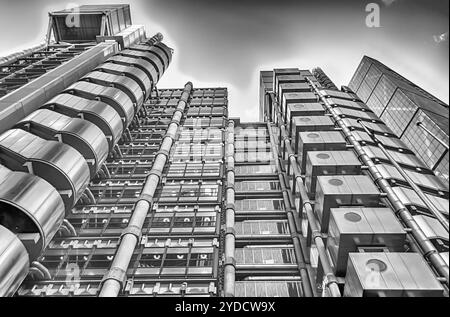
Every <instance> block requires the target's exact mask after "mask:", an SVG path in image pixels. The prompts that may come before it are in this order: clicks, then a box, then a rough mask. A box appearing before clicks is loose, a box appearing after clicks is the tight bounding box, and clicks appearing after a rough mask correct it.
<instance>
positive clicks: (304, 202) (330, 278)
mask: <svg viewBox="0 0 450 317" xmlns="http://www.w3.org/2000/svg"><path fill="white" fill-rule="evenodd" d="M268 94H269V95H270V96H271V102H272V104H273V108H274V111H275V112H276V116H277V121H278V127H279V128H280V136H281V139H282V143H284V145H285V148H286V151H287V153H288V157H289V165H290V167H291V168H292V171H293V173H294V178H295V181H294V185H295V186H296V187H297V188H298V191H299V193H300V201H301V206H302V207H301V208H302V209H303V211H304V212H305V214H306V216H307V219H308V223H309V227H310V229H311V232H312V239H313V241H314V243H315V244H316V247H317V251H318V253H319V260H320V263H321V264H322V268H323V272H324V276H325V277H324V286H325V288H326V289H328V291H329V293H330V295H331V296H332V297H341V291H340V290H339V286H338V283H337V279H336V276H335V275H334V273H333V269H332V266H331V263H330V260H329V257H328V255H327V251H326V247H325V243H324V241H323V236H322V233H321V230H320V226H319V224H318V223H317V219H316V217H315V215H314V211H313V208H312V207H313V204H312V203H311V201H310V200H309V197H308V192H307V191H306V187H305V184H304V183H303V179H302V177H301V173H300V169H299V168H298V165H297V159H296V157H295V153H294V151H293V150H292V146H291V142H290V140H289V136H288V134H287V132H286V125H285V123H284V121H283V117H282V114H281V110H280V104H279V102H278V101H277V97H276V96H275V93H273V92H269V93H268ZM293 190H294V191H295V188H294V189H293Z"/></svg>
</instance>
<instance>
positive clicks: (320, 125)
mask: <svg viewBox="0 0 450 317" xmlns="http://www.w3.org/2000/svg"><path fill="white" fill-rule="evenodd" d="M292 121H293V122H292V130H291V136H292V140H293V141H294V142H295V143H294V145H295V149H294V150H295V153H298V151H299V149H300V148H299V134H300V132H313V131H333V130H334V129H335V126H334V122H333V121H332V120H331V119H330V118H329V117H325V116H307V117H294V118H293V119H292Z"/></svg>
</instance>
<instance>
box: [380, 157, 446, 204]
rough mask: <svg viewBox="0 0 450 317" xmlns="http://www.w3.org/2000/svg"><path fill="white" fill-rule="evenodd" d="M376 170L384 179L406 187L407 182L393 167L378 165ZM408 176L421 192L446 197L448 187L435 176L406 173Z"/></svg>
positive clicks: (412, 172)
mask: <svg viewBox="0 0 450 317" xmlns="http://www.w3.org/2000/svg"><path fill="white" fill-rule="evenodd" d="M377 169H378V171H379V172H380V173H381V175H383V177H384V178H385V179H388V180H391V181H394V182H395V183H400V184H403V185H405V186H408V182H407V181H406V179H405V178H403V176H402V175H401V174H400V172H399V171H398V170H397V169H396V168H395V167H394V166H392V165H387V164H378V165H377ZM408 176H409V178H411V180H412V181H413V182H414V183H415V184H417V185H418V186H419V187H420V188H421V189H422V190H424V191H426V192H428V193H434V194H439V193H441V194H442V195H441V196H442V197H448V185H447V184H444V182H443V181H442V180H441V178H439V177H437V176H436V175H434V174H421V173H418V172H414V171H408Z"/></svg>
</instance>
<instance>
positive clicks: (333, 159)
mask: <svg viewBox="0 0 450 317" xmlns="http://www.w3.org/2000/svg"><path fill="white" fill-rule="evenodd" d="M359 174H361V163H360V162H359V160H358V158H357V157H356V155H355V153H353V151H314V152H308V154H307V157H306V179H305V185H306V188H307V190H308V193H309V194H310V198H311V199H313V198H314V196H315V192H316V183H317V177H318V176H322V175H325V176H327V175H359Z"/></svg>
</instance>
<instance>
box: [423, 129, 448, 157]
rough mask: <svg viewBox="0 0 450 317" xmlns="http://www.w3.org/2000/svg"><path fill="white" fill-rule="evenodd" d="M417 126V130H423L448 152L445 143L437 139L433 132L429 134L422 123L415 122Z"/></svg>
mask: <svg viewBox="0 0 450 317" xmlns="http://www.w3.org/2000/svg"><path fill="white" fill-rule="evenodd" d="M417 126H418V127H419V128H421V129H422V130H424V131H425V132H426V133H428V134H429V135H430V136H431V137H432V138H433V139H435V140H436V141H438V142H439V143H440V144H441V145H442V146H443V147H445V149H446V150H447V151H448V150H449V147H448V144H447V143H445V142H444V141H442V140H441V139H439V138H438V137H437V136H436V135H435V134H434V133H433V132H431V131H430V130H428V129H427V128H426V127H425V125H424V124H423V122H417Z"/></svg>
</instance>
